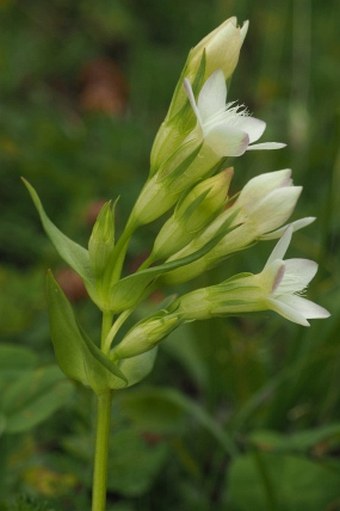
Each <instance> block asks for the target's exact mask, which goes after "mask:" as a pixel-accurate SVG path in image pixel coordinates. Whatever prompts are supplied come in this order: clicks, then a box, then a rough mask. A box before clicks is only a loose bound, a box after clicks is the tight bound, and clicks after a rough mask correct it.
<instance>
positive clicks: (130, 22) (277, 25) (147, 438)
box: [0, 0, 340, 511]
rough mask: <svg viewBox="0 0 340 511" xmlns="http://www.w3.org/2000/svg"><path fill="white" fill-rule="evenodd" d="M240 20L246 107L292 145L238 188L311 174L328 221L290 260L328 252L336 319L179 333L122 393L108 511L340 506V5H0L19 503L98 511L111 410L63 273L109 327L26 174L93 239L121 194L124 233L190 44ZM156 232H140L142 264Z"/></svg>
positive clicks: (246, 164) (249, 263) (238, 323)
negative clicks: (98, 467)
mask: <svg viewBox="0 0 340 511" xmlns="http://www.w3.org/2000/svg"><path fill="white" fill-rule="evenodd" d="M234 14H235V15H237V16H238V18H239V20H244V19H250V30H249V33H248V36H247V39H246V42H245V45H244V48H243V50H242V52H241V59H240V63H239V66H238V68H237V70H236V73H235V75H234V77H233V80H232V83H231V86H230V98H232V99H239V100H240V101H241V102H244V103H245V104H246V105H248V106H249V108H250V110H251V111H252V112H254V115H255V116H258V117H259V118H261V119H265V120H266V121H267V123H268V129H267V131H266V139H267V140H277V141H286V142H287V143H288V148H287V149H285V150H283V151H280V152H274V151H273V152H263V153H261V152H259V153H249V154H246V155H245V156H244V157H243V158H240V159H238V160H237V161H235V162H234V164H235V170H236V177H235V185H234V186H235V190H236V189H237V188H238V187H241V186H242V185H243V184H244V183H245V182H246V180H247V179H249V178H250V177H251V176H254V175H255V174H258V173H260V172H266V171H270V170H276V169H279V168H284V167H292V168H293V170H294V178H295V183H296V184H303V185H304V194H303V196H302V199H301V200H300V204H299V206H298V211H297V212H296V217H298V216H302V215H315V216H317V217H318V220H317V222H315V224H313V225H312V226H311V227H309V228H308V229H306V230H305V231H304V232H301V233H299V234H298V235H296V236H295V238H294V246H293V250H291V254H292V253H293V252H294V254H299V255H301V256H303V257H307V258H313V259H316V260H317V261H318V262H319V263H320V272H319V274H318V278H317V279H316V281H315V283H314V284H313V286H312V288H311V289H310V296H311V298H312V299H314V300H315V301H317V302H319V303H320V304H322V305H324V306H326V307H327V308H329V309H330V310H331V312H332V318H331V319H330V320H327V321H323V322H321V321H320V322H317V321H315V322H314V323H313V325H312V327H311V328H310V329H303V328H301V327H298V326H295V325H291V324H288V322H285V321H284V320H283V319H282V318H278V317H275V316H274V315H271V314H262V315H254V316H247V317H244V318H235V319H228V320H215V321H210V322H208V323H200V324H197V325H195V324H194V325H193V326H192V325H191V326H190V325H186V326H184V327H183V328H181V329H180V330H178V331H176V332H175V333H174V334H172V336H171V337H170V338H169V339H168V340H167V341H166V342H165V343H164V344H163V345H162V349H161V350H160V355H159V359H158V363H157V364H156V368H155V370H154V372H153V374H152V375H151V376H150V377H149V378H148V380H147V381H146V382H145V384H143V385H139V386H137V387H136V388H132V389H130V390H128V391H125V392H122V393H120V394H117V396H116V399H115V401H114V410H113V414H114V426H113V431H112V444H111V451H112V452H111V457H110V459H111V468H110V481H109V489H110V495H109V503H110V506H111V507H110V509H112V510H114V511H135V510H137V509H138V510H141V511H143V510H145V511H146V510H152V509H157V510H158V511H160V510H164V511H166V510H168V509H181V510H188V511H189V510H192V509H196V510H198V511H200V510H202V511H206V510H209V509H212V508H213V509H215V510H224V509H226V508H227V507H228V509H230V510H231V511H248V510H249V509H250V508H251V509H252V510H255V511H256V510H259V511H260V510H261V511H263V510H268V511H269V510H271V511H295V510H296V511H300V510H303V509H309V511H320V510H325V511H326V510H329V511H331V510H337V509H340V491H339V487H340V461H339V448H340V417H339V412H340V406H339V405H340V403H339V391H338V389H339V372H340V350H339V343H340V339H339V331H340V330H339V321H340V316H339V307H338V303H339V299H340V296H339V266H338V264H337V263H338V260H337V253H338V250H339V218H340V216H339V213H340V211H339V201H338V197H337V193H338V190H339V186H340V153H339V144H338V141H339V131H340V130H339V107H340V104H339V92H338V91H339V79H340V68H339V66H338V62H339V58H340V47H339V40H338V39H337V37H338V25H337V22H336V20H338V19H339V17H340V5H339V3H338V2H336V1H335V0H327V2H319V1H317V0H291V1H289V0H287V1H285V2H278V1H277V2H272V1H271V2H270V1H269V0H258V1H257V2H251V1H250V0H238V1H237V2H236V1H235V0H234V1H233V0H209V1H208V0H186V1H185V2H174V1H173V0H163V1H162V2H159V0H125V1H123V0H97V1H96V2H93V1H92V0H79V1H74V2H69V1H67V0H50V1H49V2H45V1H43V0H30V2H20V1H19V0H17V1H15V0H2V1H1V2H0V20H1V30H0V77H1V78H0V81H1V104H0V159H1V167H0V176H1V187H0V199H1V201H0V218H1V220H0V285H1V295H0V342H1V344H0V389H1V394H0V396H1V397H0V465H1V466H0V473H1V474H2V476H1V478H0V502H1V503H0V509H1V511H2V510H4V511H10V510H13V511H34V510H36V511H37V510H40V511H58V510H61V509H62V510H65V511H67V510H71V509H72V510H73V509H76V510H79V511H80V510H84V509H87V508H88V507H89V497H90V495H89V491H90V490H89V488H90V476H91V474H90V459H91V452H92V437H91V427H92V413H91V410H92V409H93V406H94V403H93V402H92V400H91V397H90V395H89V394H88V393H87V392H86V391H84V390H83V389H81V388H75V386H74V385H73V384H71V383H69V382H68V381H66V380H65V379H64V377H63V375H62V374H61V373H60V372H59V370H58V369H57V367H56V366H55V364H54V359H53V353H52V349H51V345H50V342H49V333H48V324H47V316H46V307H45V298H44V274H45V270H46V269H47V268H48V267H52V268H53V270H54V271H55V273H56V275H57V276H58V280H59V282H61V284H62V285H63V287H64V289H65V291H66V292H67V294H68V296H69V298H70V299H71V300H72V301H73V302H74V306H75V307H76V309H77V313H78V315H79V317H80V321H81V322H82V324H83V325H84V326H86V328H87V329H88V330H90V331H91V333H93V335H94V336H96V335H97V334H98V332H97V326H96V325H97V324H98V314H97V312H96V311H95V310H94V309H93V308H92V307H91V306H89V305H88V304H87V302H86V299H85V298H86V297H85V294H84V290H83V288H82V285H81V283H80V282H79V281H78V279H77V278H76V276H75V275H73V274H72V273H71V272H70V271H69V270H68V269H67V268H65V267H63V266H62V264H61V263H60V261H59V260H58V257H57V256H56V254H55V252H54V250H53V248H52V247H51V245H50V244H49V242H48V241H47V239H46V238H45V236H44V234H43V233H42V230H41V228H40V225H39V221H38V218H37V215H36V212H35V211H34V208H33V206H32V204H31V202H30V200H29V198H28V195H27V193H26V191H25V190H24V188H23V186H22V185H21V183H20V181H19V176H21V175H23V176H24V177H25V178H27V179H28V180H30V181H31V182H32V183H33V184H34V186H35V187H36V188H37V190H38V191H39V193H40V196H41V197H42V199H43V201H44V203H45V204H46V207H47V210H48V212H49V214H50V215H51V218H53V220H54V221H55V222H56V224H57V225H59V226H60V227H61V228H62V229H63V230H64V231H65V232H67V234H68V235H70V236H71V237H73V238H75V239H77V240H78V241H79V242H84V243H85V241H86V239H87V237H88V234H89V232H90V228H91V225H92V223H93V220H94V218H95V215H96V213H97V212H98V209H99V207H100V205H101V204H102V202H103V201H104V200H106V199H110V198H115V197H117V196H118V195H120V196H121V199H120V201H119V207H118V229H119V228H121V227H122V225H123V222H124V219H125V218H126V216H127V213H128V210H129V208H130V207H131V205H132V203H133V201H134V199H135V198H136V195H137V193H138V190H139V189H140V187H141V185H142V183H143V181H144V179H145V177H146V175H147V172H148V158H149V151H150V147H151V144H152V140H153V137H154V135H155V133H156V131H157V127H158V126H159V124H160V122H161V120H162V118H163V117H164V115H165V112H166V109H167V105H168V103H169V101H170V98H171V94H172V91H173V88H174V86H175V84H176V81H177V78H178V76H179V73H180V70H181V67H182V65H183V63H184V60H185V58H186V54H187V52H188V50H189V49H190V47H191V46H193V45H194V44H195V43H196V42H197V41H198V40H199V39H200V38H201V37H203V36H204V35H205V34H206V33H207V32H208V31H210V30H211V29H212V28H214V27H215V26H216V25H218V24H219V23H221V22H222V21H223V20H224V19H226V18H227V17H229V16H231V15H234ZM156 229H157V226H150V227H148V228H145V229H144V230H143V231H141V233H140V235H139V236H137V237H136V238H135V239H134V243H133V245H132V249H131V253H130V256H129V258H130V259H129V265H130V270H132V269H133V268H135V267H136V264H138V261H140V260H141V259H142V258H143V257H145V254H146V253H147V251H148V249H149V248H150V243H151V240H152V236H153V233H154V232H156ZM270 250H271V244H270V243H269V242H266V243H263V244H261V245H260V246H257V247H254V248H252V249H250V250H248V251H247V252H245V253H244V254H242V256H240V257H237V258H236V260H235V259H230V260H228V262H227V264H225V265H224V266H223V267H222V268H219V269H216V270H214V271H212V272H210V274H209V275H208V276H207V275H202V276H201V277H200V282H199V284H200V285H203V284H205V283H207V282H208V281H209V282H211V280H213V281H216V282H217V281H218V280H221V278H222V277H224V276H227V275H231V274H233V273H234V272H236V271H244V270H245V271H254V272H255V271H258V270H259V269H261V266H262V264H263V261H264V260H265V258H266V257H267V255H268V254H269V252H270ZM165 292H166V290H164V293H165ZM161 299H162V296H161V294H159V295H157V296H154V297H153V300H154V301H160V300H161ZM153 305H154V304H152V303H151V302H150V303H149V304H146V305H145V307H144V310H141V314H143V313H145V312H146V311H147V310H148V309H149V308H150V307H151V306H153ZM1 506H2V507H1Z"/></svg>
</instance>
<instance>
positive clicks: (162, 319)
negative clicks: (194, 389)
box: [112, 311, 181, 359]
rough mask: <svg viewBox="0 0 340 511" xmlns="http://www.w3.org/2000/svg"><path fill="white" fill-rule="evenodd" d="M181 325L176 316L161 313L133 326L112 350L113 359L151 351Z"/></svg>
mask: <svg viewBox="0 0 340 511" xmlns="http://www.w3.org/2000/svg"><path fill="white" fill-rule="evenodd" d="M180 323H181V319H180V318H179V316H178V315H177V314H171V313H169V312H168V311H161V312H160V313H158V314H155V315H154V316H151V317H149V318H147V319H145V320H143V321H141V322H140V323H138V324H137V325H136V326H134V327H133V328H132V329H131V330H130V331H129V332H128V333H127V334H126V336H125V337H124V339H123V340H122V341H121V342H120V343H119V344H118V345H117V346H116V347H115V348H114V350H113V352H112V356H113V358H114V359H121V358H130V357H134V356H136V355H140V354H141V353H145V352H146V351H149V350H151V349H152V348H153V347H154V346H156V345H157V344H158V343H159V342H160V341H161V340H162V339H164V337H166V336H167V335H168V334H169V333H170V332H171V331H172V330H174V329H175V328H176V327H177V326H179V325H180Z"/></svg>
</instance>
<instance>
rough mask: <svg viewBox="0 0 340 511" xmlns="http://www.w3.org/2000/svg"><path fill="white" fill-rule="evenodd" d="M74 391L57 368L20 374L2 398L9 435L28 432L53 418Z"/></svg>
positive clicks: (48, 367) (8, 386) (45, 368)
mask: <svg viewBox="0 0 340 511" xmlns="http://www.w3.org/2000/svg"><path fill="white" fill-rule="evenodd" d="M73 392H74V388H73V386H72V385H71V383H70V382H68V381H67V380H66V379H65V376H64V375H63V374H62V373H61V371H60V369H59V368H58V367H57V366H56V365H52V366H47V367H40V368H39V369H35V370H31V371H23V372H21V373H19V374H18V375H17V377H16V379H15V380H12V381H11V383H10V384H9V385H7V387H6V390H5V392H3V395H2V399H1V401H2V403H1V407H2V412H3V413H4V415H5V417H6V428H5V429H6V433H19V432H22V431H28V430H30V429H32V428H33V427H34V426H36V425H37V424H39V423H40V422H42V421H44V420H46V419H47V418H48V417H50V416H51V415H52V414H53V413H54V412H55V411H56V410H58V409H59V408H61V407H62V406H63V405H64V404H65V402H66V401H67V400H68V399H69V398H70V397H71V396H72V393H73Z"/></svg>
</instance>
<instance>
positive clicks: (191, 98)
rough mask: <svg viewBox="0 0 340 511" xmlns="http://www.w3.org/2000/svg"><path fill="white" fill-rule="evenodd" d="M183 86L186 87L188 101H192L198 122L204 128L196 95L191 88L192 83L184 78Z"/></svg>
mask: <svg viewBox="0 0 340 511" xmlns="http://www.w3.org/2000/svg"><path fill="white" fill-rule="evenodd" d="M183 85H184V89H185V92H186V93H187V96H188V99H189V101H190V104H191V107H192V109H193V111H194V112H195V115H196V117H197V120H198V122H199V123H200V125H201V126H202V119H201V115H200V113H199V110H198V108H197V105H196V100H195V96H194V93H193V90H192V87H191V83H190V82H189V80H188V79H187V78H184V82H183Z"/></svg>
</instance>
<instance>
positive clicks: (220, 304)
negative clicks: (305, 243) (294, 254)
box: [177, 227, 330, 326]
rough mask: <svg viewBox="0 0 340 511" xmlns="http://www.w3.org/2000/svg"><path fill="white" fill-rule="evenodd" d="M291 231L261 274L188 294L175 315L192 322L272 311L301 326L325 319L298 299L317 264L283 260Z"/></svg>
mask: <svg viewBox="0 0 340 511" xmlns="http://www.w3.org/2000/svg"><path fill="white" fill-rule="evenodd" d="M292 232H293V228H292V227H289V228H288V229H287V230H286V232H285V234H284V235H283V236H282V238H281V239H280V241H279V242H278V243H277V245H276V247H275V248H274V250H273V252H272V254H271V255H270V257H269V259H268V261H267V263H266V265H265V267H264V269H263V270H262V272H261V273H258V274H256V275H254V274H244V273H243V274H242V273H241V274H238V275H234V276H233V277H231V278H230V279H228V280H225V281H224V282H221V283H220V284H216V285H214V286H209V287H206V288H201V289H196V290H195V291H192V292H191V293H187V294H186V295H183V296H182V297H180V298H179V299H178V304H179V305H178V308H177V313H178V314H179V315H181V316H182V318H183V320H184V321H193V320H197V319H208V318H212V317H216V316H225V315H230V314H243V313H245V312H256V311H266V310H272V311H275V312H277V313H278V314H280V315H281V316H283V317H284V318H286V319H288V320H289V321H292V322H293V323H298V324H299V325H303V326H309V322H308V321H307V320H308V319H316V318H328V317H329V316H330V314H329V312H328V311H327V310H326V309H324V308H323V307H320V305H317V304H316V303H314V302H311V301H310V300H307V299H306V298H303V297H302V296H301V293H302V292H303V291H304V290H305V289H306V287H307V286H308V284H309V282H310V281H311V280H312V279H313V277H314V276H315V274H316V271H317V268H318V265H317V264H316V263H315V262H314V261H310V260H308V259H287V260H286V261H284V260H283V257H284V255H285V253H286V250H287V248H288V246H289V243H290V240H291V237H292Z"/></svg>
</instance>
